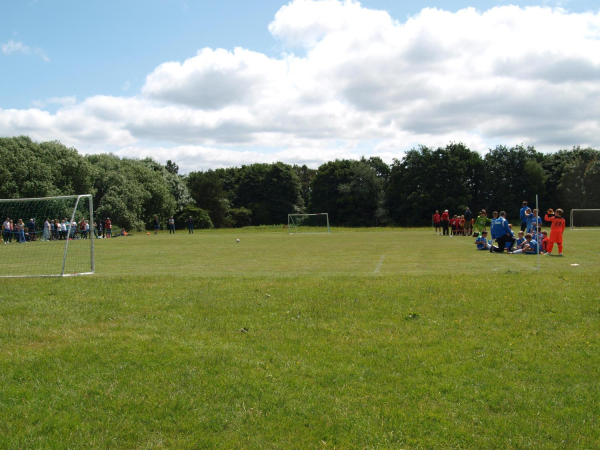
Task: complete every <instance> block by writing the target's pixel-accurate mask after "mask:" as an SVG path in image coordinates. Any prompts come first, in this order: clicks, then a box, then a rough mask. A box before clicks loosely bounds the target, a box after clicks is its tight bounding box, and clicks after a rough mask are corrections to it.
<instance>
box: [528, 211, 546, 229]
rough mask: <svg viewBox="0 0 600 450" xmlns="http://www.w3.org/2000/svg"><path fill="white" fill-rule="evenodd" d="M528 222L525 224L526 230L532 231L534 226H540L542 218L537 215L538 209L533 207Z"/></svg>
mask: <svg viewBox="0 0 600 450" xmlns="http://www.w3.org/2000/svg"><path fill="white" fill-rule="evenodd" d="M529 221H530V223H528V224H527V232H528V233H533V232H534V231H535V227H536V226H537V227H538V228H539V227H541V226H542V218H541V217H540V216H539V215H538V210H537V209H534V210H533V214H531V217H529Z"/></svg>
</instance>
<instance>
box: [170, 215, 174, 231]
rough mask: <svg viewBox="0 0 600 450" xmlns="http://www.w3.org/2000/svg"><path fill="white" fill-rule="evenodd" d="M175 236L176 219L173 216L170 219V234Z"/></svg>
mask: <svg viewBox="0 0 600 450" xmlns="http://www.w3.org/2000/svg"><path fill="white" fill-rule="evenodd" d="M171 233H173V234H175V219H173V216H171V217H169V234H171Z"/></svg>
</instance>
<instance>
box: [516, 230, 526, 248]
mask: <svg viewBox="0 0 600 450" xmlns="http://www.w3.org/2000/svg"><path fill="white" fill-rule="evenodd" d="M524 245H525V236H524V234H523V232H522V231H519V238H518V239H517V245H516V247H515V249H516V250H522V249H523V246H524Z"/></svg>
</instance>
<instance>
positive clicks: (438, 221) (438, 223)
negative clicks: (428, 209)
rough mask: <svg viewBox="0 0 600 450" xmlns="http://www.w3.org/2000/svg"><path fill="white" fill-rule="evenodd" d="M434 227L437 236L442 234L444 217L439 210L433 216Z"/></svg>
mask: <svg viewBox="0 0 600 450" xmlns="http://www.w3.org/2000/svg"><path fill="white" fill-rule="evenodd" d="M433 227H434V228H435V235H436V236H437V235H438V234H442V216H440V212H439V211H438V210H437V209H436V210H435V214H434V215H433Z"/></svg>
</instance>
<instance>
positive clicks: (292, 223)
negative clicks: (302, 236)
mask: <svg viewBox="0 0 600 450" xmlns="http://www.w3.org/2000/svg"><path fill="white" fill-rule="evenodd" d="M307 216H325V219H326V221H327V233H328V234H330V233H331V228H330V227H329V214H328V213H313V214H288V230H290V229H291V228H292V226H293V227H294V230H296V233H291V232H290V234H299V233H298V226H297V225H296V222H295V221H294V217H307Z"/></svg>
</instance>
